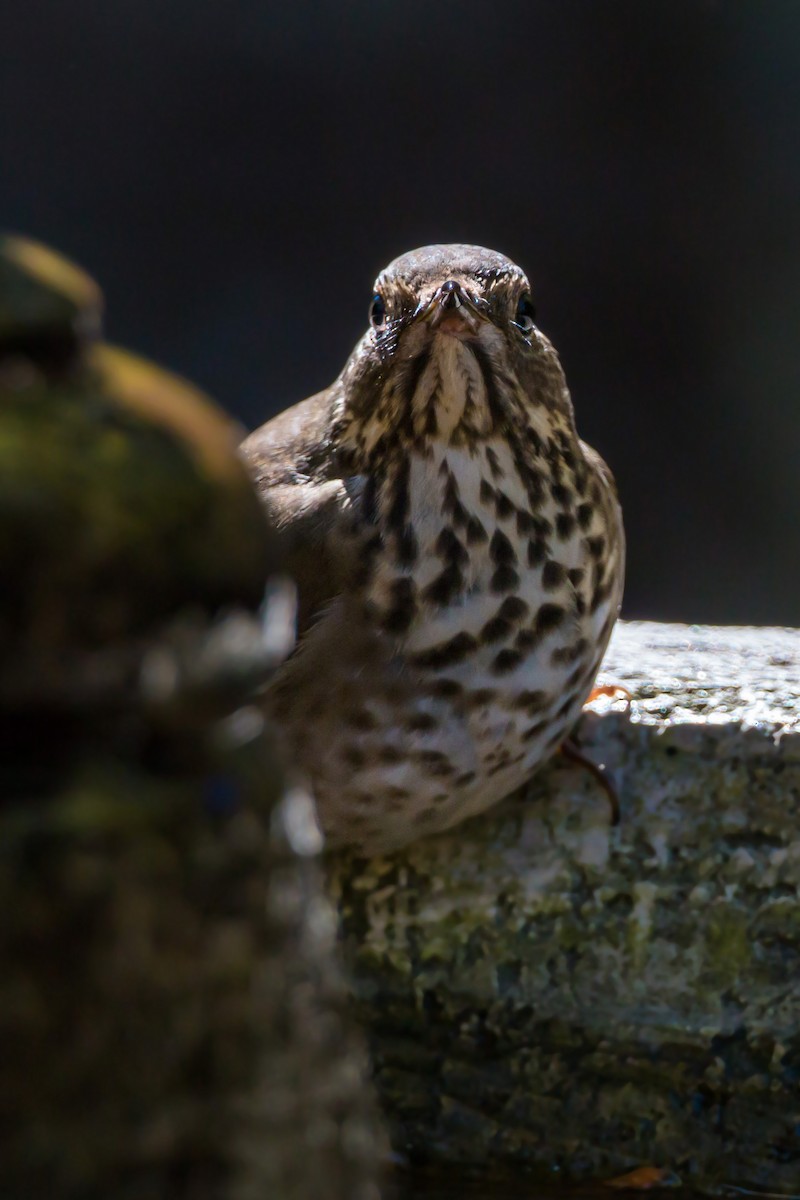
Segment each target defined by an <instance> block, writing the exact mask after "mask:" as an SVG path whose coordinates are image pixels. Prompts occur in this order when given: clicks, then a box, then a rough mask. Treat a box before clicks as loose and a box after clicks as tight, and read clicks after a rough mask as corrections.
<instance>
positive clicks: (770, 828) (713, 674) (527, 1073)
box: [331, 623, 800, 1192]
mask: <svg viewBox="0 0 800 1200" xmlns="http://www.w3.org/2000/svg"><path fill="white" fill-rule="evenodd" d="M601 679H602V680H603V681H605V682H609V683H620V684H622V685H624V686H625V687H627V688H628V689H629V690H630V692H631V694H632V703H631V705H630V707H629V708H628V707H627V706H626V705H625V703H624V702H622V701H619V702H607V701H606V702H600V703H599V704H598V705H597V706H596V708H595V709H594V710H593V711H588V712H587V713H586V714H585V715H584V718H583V720H582V722H581V725H580V727H579V731H578V736H579V740H580V743H581V746H582V749H583V750H584V751H585V752H586V754H588V755H589V756H591V757H592V758H593V759H594V760H595V761H599V762H604V763H606V764H607V766H608V767H609V768H610V770H611V771H612V773H613V776H614V778H615V780H616V783H617V787H618V790H619V796H620V801H621V808H622V820H621V823H620V824H619V826H618V827H616V828H613V827H612V826H611V824H610V819H609V816H610V814H609V804H608V800H607V798H606V796H605V795H604V794H603V792H602V790H601V789H599V787H598V785H597V783H596V781H595V780H594V778H593V777H592V775H591V774H590V773H589V772H587V771H586V770H582V769H581V768H580V767H578V766H576V765H574V764H571V763H568V762H566V761H564V760H561V761H559V760H556V761H555V762H553V763H552V764H551V765H550V766H549V767H548V768H547V769H545V770H544V771H543V772H542V773H541V774H540V775H539V776H538V777H537V778H536V780H535V781H533V783H532V784H531V785H530V786H529V787H528V788H527V789H526V791H525V792H524V794H519V795H516V796H514V797H512V798H510V799H509V800H508V801H506V802H505V803H504V804H503V805H501V806H500V807H498V808H497V809H495V810H494V811H492V812H490V813H488V814H486V815H485V816H483V817H480V818H477V819H475V820H473V821H471V822H469V823H466V824H464V825H463V826H460V827H458V828H457V829H455V830H453V831H452V832H451V833H449V834H446V835H443V836H441V837H438V838H434V839H430V840H428V841H424V842H420V843H418V844H416V845H414V846H412V847H411V848H410V849H409V850H408V851H406V852H403V853H401V854H398V855H395V856H393V857H389V858H382V859H373V860H370V861H364V860H361V861H358V860H353V859H349V858H347V857H343V858H340V859H338V860H337V861H336V862H335V863H334V864H333V867H332V879H331V885H332V888H333V891H334V894H335V895H336V897H337V900H338V904H339V907H340V911H341V914H342V919H343V923H344V929H345V946H346V952H347V956H348V960H349V964H350V967H351V971H352V976H353V980H354V988H355V992H356V996H357V1002H358V1006H359V1009H360V1011H361V1014H362V1016H363V1019H364V1020H365V1022H366V1024H367V1025H368V1027H369V1030H370V1037H371V1043H372V1047H373V1053H374V1057H375V1070H376V1078H377V1081H378V1086H379V1089H380V1091H381V1094H382V1097H383V1101H384V1105H385V1108H386V1110H387V1112H388V1113H389V1115H390V1119H391V1124H392V1131H393V1137H394V1140H395V1144H396V1145H397V1147H398V1148H400V1149H403V1150H406V1151H407V1152H409V1153H410V1154H411V1155H412V1156H413V1157H415V1158H419V1159H423V1160H445V1161H450V1162H455V1161H464V1162H474V1163H480V1164H486V1163H488V1164H491V1163H503V1164H506V1165H509V1164H525V1165H526V1166H529V1167H533V1168H535V1169H536V1170H538V1171H541V1172H544V1173H545V1174H550V1173H557V1174H564V1173H575V1174H579V1175H581V1174H582V1175H591V1176H595V1177H603V1176H608V1175H613V1174H615V1173H618V1172H620V1171H623V1170H625V1169H628V1168H630V1167H633V1166H636V1165H639V1164H643V1163H654V1164H656V1165H663V1166H667V1167H670V1168H672V1169H673V1170H675V1171H676V1172H677V1173H678V1174H679V1175H680V1176H681V1178H682V1179H683V1180H684V1182H686V1183H690V1184H692V1185H694V1186H698V1187H701V1188H705V1189H709V1190H714V1189H716V1188H719V1187H720V1186H722V1185H723V1184H726V1183H730V1184H735V1185H739V1186H752V1187H754V1188H761V1189H767V1190H772V1191H794V1192H796V1191H798V1189H800V902H799V900H798V896H799V895H800V891H799V889H800V820H799V818H800V802H799V801H798V796H799V795H800V632H797V631H789V630H769V629H762V630H756V629H713V628H699V627H684V626H659V625H652V624H638V623H633V624H628V625H624V626H621V627H620V628H619V630H618V631H617V633H616V635H615V637H614V639H613V642H612V645H611V648H610V650H609V654H608V656H607V659H606V662H605V664H604V667H603V671H602V676H601Z"/></svg>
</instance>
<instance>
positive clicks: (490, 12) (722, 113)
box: [0, 0, 800, 624]
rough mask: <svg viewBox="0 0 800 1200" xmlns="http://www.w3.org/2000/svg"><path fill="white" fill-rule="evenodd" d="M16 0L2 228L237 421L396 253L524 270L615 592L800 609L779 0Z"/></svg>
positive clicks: (265, 402)
mask: <svg viewBox="0 0 800 1200" xmlns="http://www.w3.org/2000/svg"><path fill="white" fill-rule="evenodd" d="M10 8H11V5H10V4H9V3H8V0H6V4H5V5H4V9H6V10H9V11H4V12H3V15H2V35H1V36H0V226H5V227H6V228H11V229H15V230H18V231H21V232H26V233H28V234H31V235H33V236H35V237H38V238H40V239H42V240H44V241H46V242H49V243H51V244H53V245H55V246H56V247H57V248H59V249H61V250H62V251H64V252H66V253H67V254H69V255H71V256H72V257H74V258H75V259H77V260H78V261H79V262H81V263H82V264H83V265H84V266H86V267H87V268H88V269H89V270H90V271H91V272H92V273H93V274H95V275H96V276H97V277H98V278H99V279H100V281H101V282H102V284H103V286H104V288H105V292H106V295H107V300H108V330H109V334H110V336H111V337H112V338H113V339H114V340H116V341H119V342H122V343H125V344H127V345H129V346H130V347H132V348H136V349H138V350H139V351H141V352H143V353H145V354H148V355H150V356H152V357H154V358H155V359H157V360H159V361H160V362H161V363H163V364H165V365H168V366H171V367H173V368H174V369H177V370H178V371H181V372H183V373H185V374H187V375H189V376H190V377H192V378H193V379H194V380H196V381H197V382H198V383H200V384H201V385H203V386H204V387H206V388H207V389H209V390H210V391H211V392H212V393H214V395H215V396H216V397H217V398H218V399H219V400H220V401H221V402H222V403H223V404H225V405H226V406H227V407H228V408H229V409H230V410H231V411H233V412H234V413H236V414H237V415H238V416H239V417H240V419H241V420H242V421H243V422H244V423H245V424H246V425H247V426H252V425H255V424H258V423H260V422H261V421H262V420H263V419H265V418H266V417H267V416H268V415H270V414H271V413H273V412H275V411H276V410H277V409H279V408H281V407H283V406H285V405H287V404H289V403H291V402H294V401H295V400H298V399H300V398H301V397H302V396H304V395H307V394H309V393H310V392H313V391H315V390H317V389H319V388H320V387H323V386H324V385H326V384H327V383H328V382H330V380H331V379H332V378H333V377H334V376H335V375H336V374H337V373H338V371H339V369H340V368H341V366H342V364H343V362H344V359H345V358H346V356H347V354H348V353H349V351H350V349H351V347H352V345H353V343H354V342H355V341H356V340H357V338H358V336H359V335H360V332H361V330H362V328H363V327H364V325H365V321H366V311H367V305H368V302H369V298H370V294H371V286H370V285H371V282H372V278H373V276H374V275H375V274H376V273H377V271H378V269H379V268H380V267H381V266H383V265H384V263H385V262H387V261H388V260H389V259H391V258H393V257H394V256H395V255H396V254H398V253H401V252H402V251H404V250H407V249H410V248H412V247H413V246H418V245H421V244H424V243H426V242H432V241H472V242H478V243H482V244H484V245H487V246H491V247H493V248H495V249H499V250H502V251H504V252H505V253H507V254H509V255H510V256H511V257H512V258H515V259H516V260H517V261H518V262H519V263H520V264H521V265H522V266H523V267H524V268H525V269H526V270H527V271H528V272H529V274H530V276H531V278H532V281H533V285H534V296H535V300H536V304H537V309H538V322H539V324H540V325H541V327H542V328H543V329H544V330H545V332H546V333H548V335H549V336H550V337H551V338H552V339H553V341H554V342H555V344H556V346H557V347H558V349H559V351H560V353H561V356H562V359H563V361H564V364H565V368H566V371H567V376H568V379H569V381H570V385H571V388H572V394H573V399H574V401H575V405H576V410H577V416H578V426H579V429H580V431H581V433H582V435H583V436H584V437H585V438H586V439H587V440H588V441H590V442H592V443H593V444H594V445H595V446H597V447H598V449H600V450H601V452H602V453H603V454H604V455H605V456H606V458H607V459H608V461H609V462H610V463H611V464H612V466H613V469H614V471H615V473H616V475H617V479H618V482H619V486H620V490H621V494H622V499H623V505H624V509H625V513H626V521H627V528H628V535H629V573H628V590H627V597H626V604H625V612H626V614H627V615H628V616H647V617H657V618H668V619H678V620H687V621H698V622H699V621H720V622H728V621H736V622H771V623H783V624H800V603H798V600H799V598H800V553H799V552H798V546H799V545H800V535H799V534H798V529H797V514H798V507H799V505H798V501H800V419H798V403H799V402H800V3H798V2H797V0H738V2H737V0H692V2H689V0H527V2H525V3H498V4H492V3H490V2H489V0H460V2H456V0H428V3H422V2H421V0H403V2H402V3H400V2H398V0H396V2H395V3H393V4H389V3H387V2H385V0H372V2H371V3H364V2H362V0H331V2H323V3H318V4H311V3H295V2H290V0H286V3H280V4H275V3H266V2H264V0H241V2H238V3H237V2H236V0H49V2H48V0H44V2H38V3H35V2H33V0H31V2H30V3H27V4H26V3H23V2H22V0H16V3H15V4H14V11H13V13H12V12H11V11H10Z"/></svg>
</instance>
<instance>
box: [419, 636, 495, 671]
mask: <svg viewBox="0 0 800 1200" xmlns="http://www.w3.org/2000/svg"><path fill="white" fill-rule="evenodd" d="M477 646H478V642H477V640H476V638H474V637H473V636H472V634H471V633H466V632H464V631H463V630H462V632H461V633H457V634H456V635H455V636H454V637H451V638H450V639H449V640H448V641H446V642H440V643H439V645H438V646H431V647H430V649H428V650H420V651H419V653H417V654H411V655H409V662H411V663H413V664H414V666H416V667H449V666H452V664H453V663H459V662H463V660H464V659H465V658H466V657H467V655H469V654H472V653H473V651H474V650H476V649H477Z"/></svg>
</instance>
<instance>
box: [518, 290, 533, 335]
mask: <svg viewBox="0 0 800 1200" xmlns="http://www.w3.org/2000/svg"><path fill="white" fill-rule="evenodd" d="M535 316H536V309H535V308H534V307H533V300H531V294H530V292H523V293H522V295H521V296H520V298H519V300H518V301H517V311H516V312H515V313H514V324H515V325H516V326H517V327H518V328H519V329H521V330H522V332H523V333H530V331H531V330H532V329H533V321H534V318H535Z"/></svg>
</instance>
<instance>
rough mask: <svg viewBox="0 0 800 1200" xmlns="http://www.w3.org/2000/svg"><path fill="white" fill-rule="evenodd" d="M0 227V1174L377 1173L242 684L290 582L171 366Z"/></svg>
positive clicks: (304, 891)
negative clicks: (107, 326) (117, 342)
mask: <svg viewBox="0 0 800 1200" xmlns="http://www.w3.org/2000/svg"><path fill="white" fill-rule="evenodd" d="M99 314H100V295H99V292H98V290H97V288H96V287H95V285H94V284H93V283H92V282H91V281H90V280H88V279H87V278H86V277H85V276H84V275H83V274H82V273H81V272H80V271H78V269H77V268H74V267H72V266H71V264H67V263H64V262H63V261H62V260H60V259H58V258H57V256H55V255H53V254H51V252H49V251H46V250H44V249H43V248H42V247H38V246H35V245H33V244H32V243H27V242H23V241H21V240H19V239H5V240H3V241H0V554H2V561H3V567H4V579H3V589H2V592H0V845H1V846H2V851H0V904H2V907H3V911H4V914H5V917H4V920H3V922H2V924H0V1042H1V1043H2V1045H3V1053H2V1055H0V1138H2V1145H3V1152H2V1155H0V1194H2V1195H3V1197H4V1198H6V1197H7V1198H8V1200H33V1198H34V1197H35V1198H37V1200H38V1197H45V1196H46V1197H48V1200H50V1198H53V1200H62V1198H63V1200H100V1198H101V1197H102V1198H103V1200H123V1198H128V1197H131V1198H133V1197H136V1198H137V1200H138V1198H140V1197H143V1196H147V1197H153V1198H156V1200H157V1198H159V1197H164V1200H167V1198H168V1200H223V1197H224V1200H250V1198H251V1197H252V1198H253V1200H255V1198H256V1197H258V1198H266V1197H270V1198H275V1200H301V1198H303V1200H307V1198H308V1197H311V1196H321V1195H324V1196H326V1197H330V1198H332V1200H377V1190H376V1185H375V1177H376V1170H377V1162H378V1158H379V1154H380V1150H381V1146H382V1143H381V1136H380V1131H379V1128H378V1126H377V1123H376V1119H375V1116H374V1110H373V1107H372V1098H371V1094H370V1092H369V1089H368V1088H366V1087H365V1083H364V1077H365V1076H364V1053H363V1049H362V1047H361V1043H360V1041H359V1039H358V1038H357V1037H356V1036H355V1035H354V1034H353V1033H352V1032H351V1030H350V1027H349V1024H348V1021H347V1015H346V1011H345V1004H346V1000H345V993H344V989H343V985H342V982H341V979H340V976H339V973H338V970H337V966H336V962H335V936H334V918H333V916H332V911H331V909H330V907H329V906H328V904H327V902H326V901H325V900H323V898H322V896H321V890H320V878H319V871H318V867H317V864H316V862H315V856H316V854H317V852H318V851H319V848H320V845H321V837H320V834H319V830H318V828H317V826H316V823H315V819H314V814H313V806H312V803H311V801H310V799H309V798H308V797H307V796H306V795H305V794H304V793H303V792H302V791H300V790H298V789H297V788H293V787H290V786H288V785H287V782H286V780H285V779H284V776H283V774H282V772H281V770H280V769H279V767H278V766H277V755H276V753H275V748H274V746H273V743H272V739H271V734H270V731H269V729H268V728H266V727H265V724H264V721H263V719H262V716H261V713H260V710H259V708H258V703H257V700H258V688H259V687H261V686H263V684H264V682H265V680H266V679H267V678H268V676H269V672H270V670H271V669H272V667H273V666H274V665H275V664H276V663H277V662H278V661H280V658H281V657H282V656H283V654H285V653H286V652H287V650H288V648H289V646H290V644H291V632H292V623H293V612H292V606H293V600H292V588H291V585H290V584H289V583H288V581H286V580H285V579H284V578H283V577H282V576H281V575H280V571H279V564H278V563H276V562H275V560H274V555H273V554H272V551H271V542H270V536H269V531H268V530H267V528H266V527H265V525H264V521H263V517H262V513H261V508H260V506H259V503H258V501H257V499H256V497H255V495H254V493H253V491H252V488H251V486H250V483H249V481H248V479H247V476H246V474H245V472H244V470H243V468H242V466H241V464H240V462H239V459H238V455H237V453H236V449H235V446H236V441H237V436H238V435H237V432H236V430H235V428H234V427H232V426H231V424H230V422H229V421H228V420H227V419H226V418H225V417H224V415H223V414H222V413H220V412H219V411H218V410H216V409H215V408H214V407H213V406H212V405H211V404H210V402H209V401H207V400H206V399H205V398H203V397H201V396H200V395H199V394H198V393H195V392H194V390H193V389H191V388H189V387H188V385H185V384H183V383H182V382H180V381H178V380H176V379H174V378H172V377H171V376H168V375H166V374H164V373H163V372H160V371H158V370H157V369H156V368H154V367H151V366H150V365H149V364H146V363H142V362H140V361H139V360H136V359H133V358H131V357H130V356H128V355H126V354H123V353H122V352H121V351H116V350H111V349H110V348H109V347H106V346H104V345H103V344H102V343H100V342H99V341H98V337H99Z"/></svg>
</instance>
